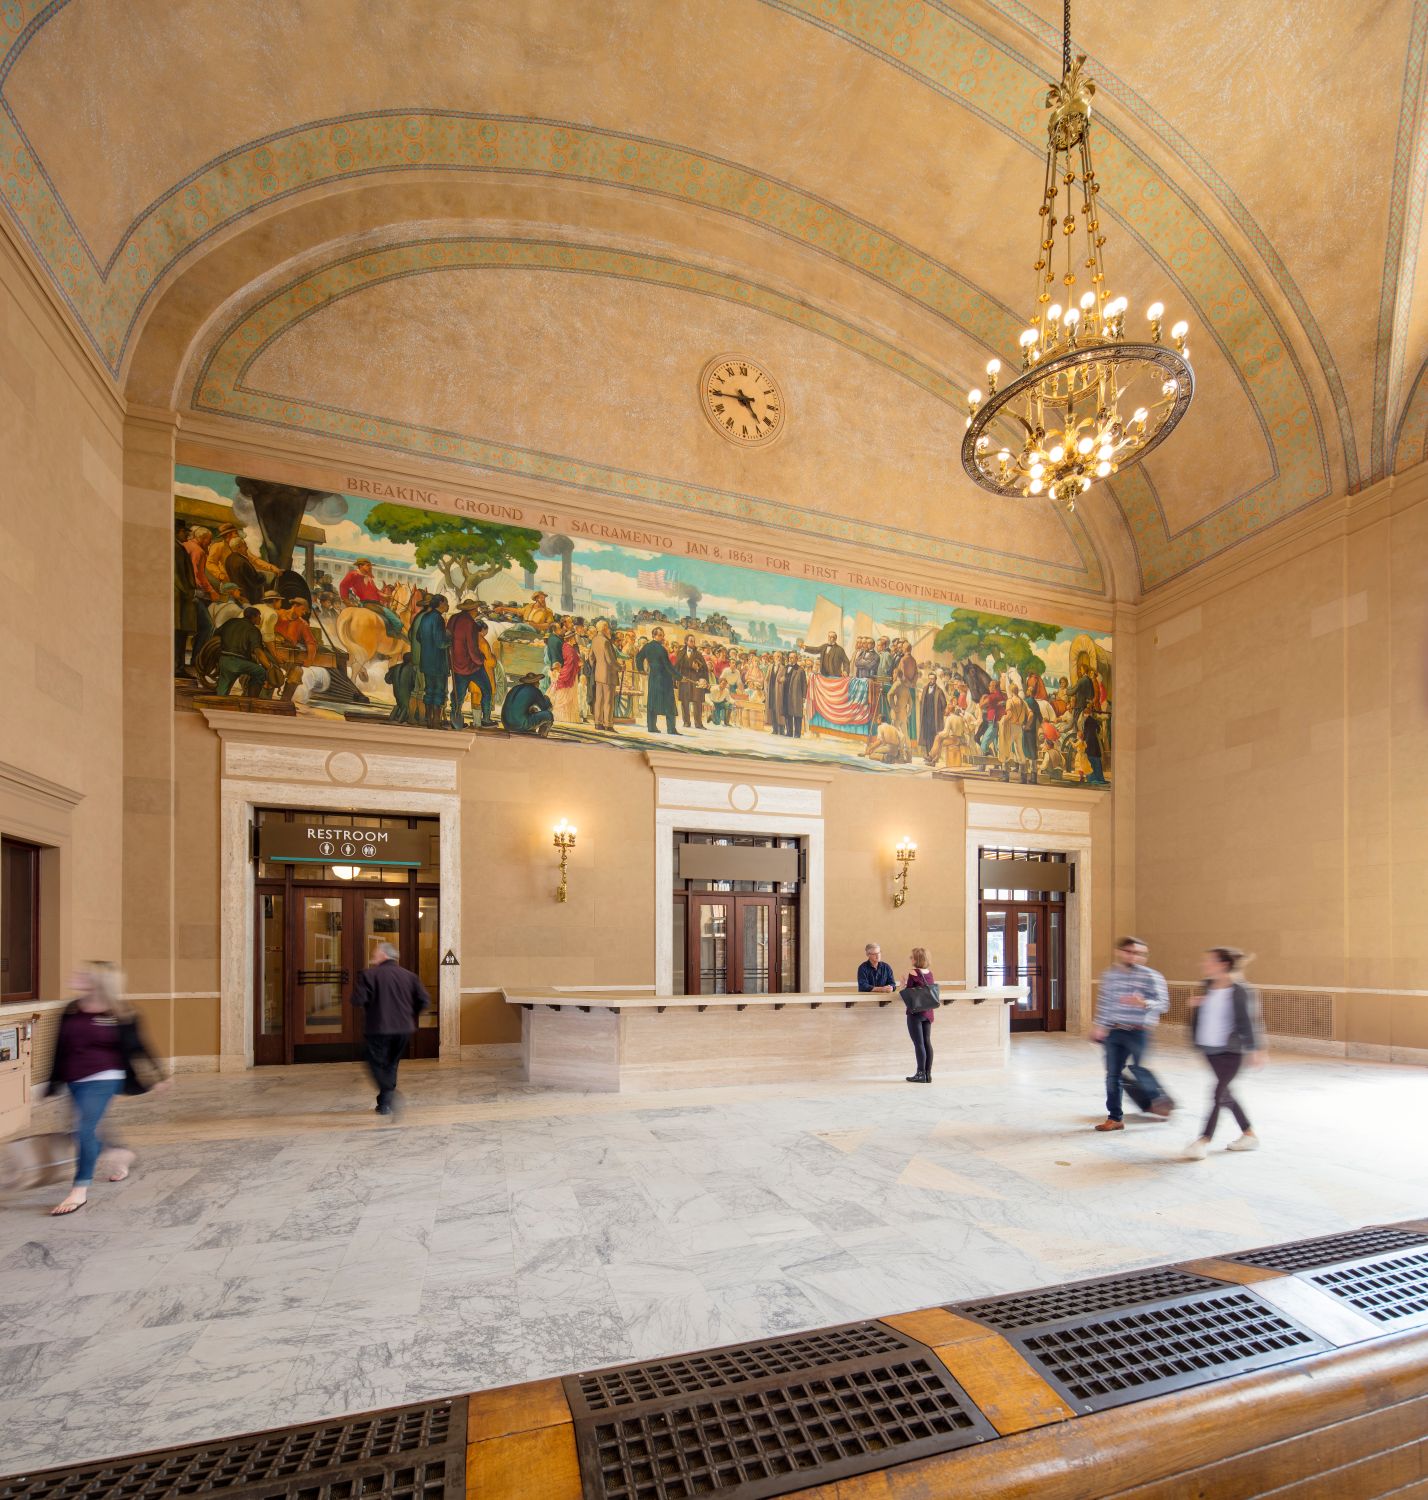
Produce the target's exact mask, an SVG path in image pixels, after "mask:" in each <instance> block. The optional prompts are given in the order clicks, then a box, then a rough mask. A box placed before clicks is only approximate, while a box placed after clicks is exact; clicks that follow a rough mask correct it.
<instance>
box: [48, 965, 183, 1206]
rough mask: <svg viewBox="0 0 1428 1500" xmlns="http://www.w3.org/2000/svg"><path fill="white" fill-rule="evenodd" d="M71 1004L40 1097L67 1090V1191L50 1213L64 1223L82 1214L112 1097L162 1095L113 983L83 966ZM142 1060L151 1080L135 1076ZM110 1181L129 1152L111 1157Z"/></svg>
mask: <svg viewBox="0 0 1428 1500" xmlns="http://www.w3.org/2000/svg"><path fill="white" fill-rule="evenodd" d="M74 990H75V998H74V999H73V1000H71V1001H70V1003H69V1004H68V1005H67V1006H66V1007H65V1009H64V1012H63V1014H62V1015H61V1016H60V1024H59V1034H58V1035H57V1036H56V1038H55V1054H54V1061H53V1063H52V1064H51V1067H50V1081H49V1084H48V1085H47V1087H46V1089H45V1092H46V1094H57V1093H59V1091H60V1090H61V1089H68V1090H69V1093H70V1097H71V1099H72V1100H73V1102H74V1133H75V1146H76V1158H77V1159H76V1161H75V1167H74V1186H73V1188H72V1189H71V1190H70V1193H69V1196H68V1197H67V1198H65V1199H64V1201H63V1202H61V1203H57V1204H56V1205H55V1206H54V1207H53V1208H52V1209H51V1210H50V1213H51V1214H54V1215H57V1216H63V1215H66V1214H72V1213H75V1212H77V1211H78V1210H79V1209H81V1208H83V1207H84V1205H85V1203H86V1202H87V1201H88V1199H89V1187H90V1184H91V1183H92V1182H93V1181H94V1169H95V1167H96V1166H97V1165H98V1162H99V1156H100V1153H101V1152H102V1151H103V1150H104V1149H105V1147H104V1143H103V1141H102V1140H101V1138H100V1133H99V1127H100V1124H101V1122H102V1121H103V1119H104V1113H105V1111H106V1110H107V1109H108V1108H109V1105H110V1103H111V1102H112V1101H113V1098H114V1096H115V1095H116V1094H119V1093H125V1094H146V1093H148V1092H149V1090H150V1089H165V1088H167V1087H168V1081H167V1080H166V1079H163V1078H162V1077H160V1076H159V1063H158V1060H157V1059H156V1058H155V1057H154V1055H153V1053H152V1052H150V1051H149V1048H148V1046H147V1045H146V1044H145V1042H144V1038H143V1035H142V1033H141V1032H140V1030H139V1018H138V1016H137V1015H135V1013H134V1011H133V1009H132V1008H131V1007H130V1006H129V1004H128V1003H127V1002H126V1001H125V1000H124V998H123V996H122V994H121V993H120V984H119V976H118V974H117V973H116V972H115V970H114V969H113V968H111V967H109V966H107V965H102V964H89V965H87V966H86V967H85V968H83V969H80V970H79V972H78V973H77V974H76V975H75V977H74ZM138 1060H142V1061H143V1062H144V1063H145V1065H146V1071H149V1070H151V1071H152V1074H153V1077H152V1078H151V1079H150V1080H148V1081H146V1080H145V1079H143V1078H141V1077H140V1076H139V1074H138V1072H137V1071H136V1070H135V1066H134V1065H135V1062H136V1061H138ZM110 1156H111V1164H110V1167H109V1181H110V1182H123V1180H124V1179H125V1178H126V1177H127V1176H128V1175H129V1168H130V1166H131V1165H132V1164H133V1160H134V1153H133V1152H132V1151H127V1150H124V1149H123V1148H118V1149H115V1150H113V1151H112V1152H111V1153H110Z"/></svg>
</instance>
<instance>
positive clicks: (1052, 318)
mask: <svg viewBox="0 0 1428 1500" xmlns="http://www.w3.org/2000/svg"><path fill="white" fill-rule="evenodd" d="M1060 320H1061V304H1060V303H1059V302H1053V303H1052V304H1051V306H1050V307H1048V308H1047V309H1046V321H1047V322H1048V323H1057V322H1060Z"/></svg>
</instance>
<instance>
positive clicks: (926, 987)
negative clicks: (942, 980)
mask: <svg viewBox="0 0 1428 1500" xmlns="http://www.w3.org/2000/svg"><path fill="white" fill-rule="evenodd" d="M901 994H902V1003H903V1004H904V1005H905V1006H906V1007H907V1011H908V1014H909V1015H911V1014H912V1012H913V1011H917V1010H936V1009H937V1007H938V1006H939V1005H941V1004H942V991H941V989H940V988H939V987H938V986H937V985H935V984H917V985H909V986H908V988H907V989H905V990H903V991H901Z"/></svg>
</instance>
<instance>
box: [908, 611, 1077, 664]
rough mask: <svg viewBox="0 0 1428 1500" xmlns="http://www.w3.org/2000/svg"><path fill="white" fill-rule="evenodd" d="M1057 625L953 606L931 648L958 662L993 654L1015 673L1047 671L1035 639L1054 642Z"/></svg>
mask: <svg viewBox="0 0 1428 1500" xmlns="http://www.w3.org/2000/svg"><path fill="white" fill-rule="evenodd" d="M1060 632H1061V627H1060V626H1059V625H1046V624H1043V623H1041V622H1039V621H1037V620H1012V619H1009V618H1008V617H1007V616H1006V615H986V614H982V613H981V612H980V611H979V610H975V609H956V610H953V611H952V618H951V619H950V620H948V622H947V623H946V624H945V625H944V626H943V627H942V629H941V630H939V631H938V632H937V639H936V640H935V641H933V643H932V649H933V650H934V651H944V652H946V653H947V654H948V655H949V656H953V657H955V658H956V659H957V660H958V661H969V660H971V661H976V662H977V663H978V665H980V663H981V659H982V658H984V657H987V656H995V657H996V658H997V660H998V661H999V662H1005V663H1006V664H1007V665H1008V666H1010V667H1015V668H1016V669H1017V671H1018V672H1023V673H1025V672H1042V673H1044V672H1045V671H1046V663H1045V662H1044V661H1042V659H1041V658H1040V657H1039V656H1038V655H1037V654H1036V649H1035V647H1036V643H1037V641H1047V640H1052V641H1054V640H1055V639H1056V637H1057V636H1058V635H1059V634H1060Z"/></svg>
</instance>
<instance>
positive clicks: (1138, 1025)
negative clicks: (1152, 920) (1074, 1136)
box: [1091, 937, 1175, 1130]
mask: <svg viewBox="0 0 1428 1500" xmlns="http://www.w3.org/2000/svg"><path fill="white" fill-rule="evenodd" d="M1148 954H1149V949H1148V948H1147V947H1146V945H1145V944H1144V943H1143V942H1142V941H1141V940H1140V939H1139V938H1136V937H1123V938H1122V939H1121V940H1120V941H1119V942H1118V943H1117V944H1116V961H1115V963H1114V964H1113V965H1112V966H1111V967H1110V968H1109V969H1107V970H1106V972H1105V973H1104V974H1102V975H1101V979H1100V983H1099V984H1098V985H1097V987H1096V1019H1095V1024H1094V1025H1093V1026H1092V1027H1091V1039H1092V1041H1096V1042H1100V1043H1101V1044H1102V1045H1103V1046H1104V1047H1105V1051H1106V1118H1105V1119H1104V1120H1103V1121H1102V1122H1101V1123H1100V1124H1099V1125H1097V1126H1096V1129H1097V1130H1124V1129H1125V1125H1124V1123H1123V1121H1122V1119H1121V1091H1122V1089H1124V1091H1125V1092H1126V1093H1127V1094H1129V1095H1130V1096H1131V1098H1132V1099H1133V1100H1134V1101H1135V1102H1136V1104H1137V1105H1138V1106H1139V1107H1140V1108H1141V1110H1143V1111H1144V1112H1146V1113H1148V1114H1152V1115H1158V1116H1159V1117H1160V1118H1161V1119H1162V1120H1163V1119H1166V1118H1167V1117H1168V1116H1169V1115H1170V1112H1171V1111H1172V1110H1173V1109H1174V1108H1175V1101H1174V1100H1173V1099H1172V1098H1171V1097H1170V1095H1169V1094H1167V1093H1166V1092H1165V1090H1164V1089H1163V1088H1162V1087H1161V1086H1160V1080H1159V1079H1158V1078H1157V1077H1156V1076H1155V1074H1154V1073H1152V1072H1151V1071H1150V1069H1149V1068H1147V1067H1146V1066H1145V1063H1144V1061H1143V1059H1144V1057H1145V1052H1146V1048H1147V1047H1149V1045H1150V1034H1151V1032H1152V1031H1153V1030H1154V1028H1155V1025H1156V1022H1157V1021H1159V1019H1160V1018H1161V1016H1163V1015H1164V1014H1165V1012H1166V1011H1167V1010H1169V1009H1170V991H1169V989H1168V988H1167V986H1166V983H1165V979H1164V976H1163V975H1161V974H1159V973H1157V972H1156V970H1154V969H1152V968H1150V967H1149V965H1148V964H1147V963H1146V961H1145V960H1146V958H1147V956H1148ZM1127 1069H1129V1070H1130V1077H1129V1078H1125V1079H1123V1078H1122V1077H1121V1074H1122V1073H1123V1072H1124V1071H1125V1070H1127Z"/></svg>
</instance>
